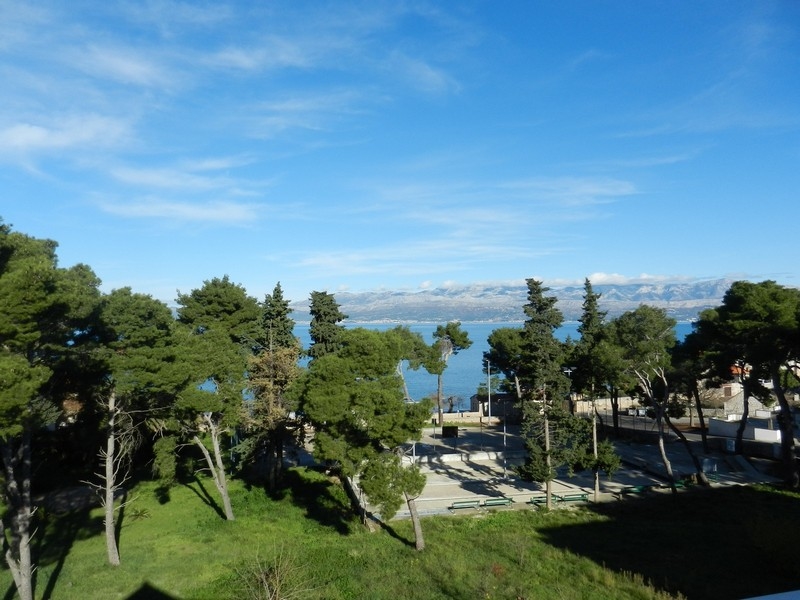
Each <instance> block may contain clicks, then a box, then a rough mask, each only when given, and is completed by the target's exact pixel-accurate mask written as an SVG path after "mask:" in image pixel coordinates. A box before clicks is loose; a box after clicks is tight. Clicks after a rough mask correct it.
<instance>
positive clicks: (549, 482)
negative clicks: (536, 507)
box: [544, 398, 553, 510]
mask: <svg viewBox="0 0 800 600" xmlns="http://www.w3.org/2000/svg"><path fill="white" fill-rule="evenodd" d="M545 402H547V398H545ZM544 460H545V464H546V465H547V479H546V480H545V484H544V489H545V491H544V494H545V500H546V502H547V504H546V506H547V510H550V509H552V508H553V476H552V475H553V474H552V472H551V469H552V463H551V461H550V422H549V421H548V419H547V408H546V405H545V409H544Z"/></svg>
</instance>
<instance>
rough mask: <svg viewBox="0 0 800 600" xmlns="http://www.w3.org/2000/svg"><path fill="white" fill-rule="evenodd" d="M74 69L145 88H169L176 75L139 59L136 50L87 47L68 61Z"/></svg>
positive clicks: (158, 65)
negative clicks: (75, 67)
mask: <svg viewBox="0 0 800 600" xmlns="http://www.w3.org/2000/svg"><path fill="white" fill-rule="evenodd" d="M70 63H71V64H74V65H75V66H77V67H78V68H80V69H82V70H84V71H86V72H87V73H89V74H91V75H94V76H96V77H100V78H106V79H110V80H113V81H117V82H119V83H124V84H129V85H139V86H145V87H160V88H170V87H173V86H174V84H175V81H176V79H177V73H174V72H172V71H171V70H169V69H167V68H165V67H164V66H162V65H160V64H158V63H157V62H156V61H155V60H153V59H148V58H146V57H144V56H142V50H141V49H138V48H115V47H111V46H99V45H95V44H93V45H90V46H88V47H87V48H86V49H85V50H84V51H82V52H77V53H76V54H75V56H74V57H73V58H72V59H71V60H70Z"/></svg>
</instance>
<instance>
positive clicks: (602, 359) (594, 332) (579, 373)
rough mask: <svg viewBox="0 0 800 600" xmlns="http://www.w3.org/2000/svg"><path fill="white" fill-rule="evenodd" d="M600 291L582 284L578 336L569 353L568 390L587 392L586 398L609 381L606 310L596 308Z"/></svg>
mask: <svg viewBox="0 0 800 600" xmlns="http://www.w3.org/2000/svg"><path fill="white" fill-rule="evenodd" d="M599 299H600V294H596V293H595V292H594V290H593V288H592V283H591V282H590V281H589V280H588V279H587V280H586V281H585V283H584V296H583V313H582V314H581V318H580V325H579V326H578V332H579V333H580V334H581V337H580V339H579V340H578V341H577V342H576V344H575V346H574V348H573V349H572V351H571V352H570V358H569V362H570V365H571V366H573V367H574V368H573V371H572V374H571V376H570V377H571V379H572V389H573V390H574V391H576V392H580V393H583V394H587V395H589V396H590V398H592V399H593V398H594V397H596V393H597V392H599V391H600V390H602V389H603V388H604V387H605V385H606V383H607V382H608V380H609V378H610V377H609V374H610V373H609V372H610V371H611V369H610V368H609V367H610V366H611V365H610V362H611V361H610V358H611V357H610V356H609V353H608V352H607V348H608V346H607V345H606V344H604V343H603V342H604V340H605V335H606V328H605V324H604V322H603V319H604V318H605V315H606V313H605V312H602V311H600V310H599V308H598V301H599Z"/></svg>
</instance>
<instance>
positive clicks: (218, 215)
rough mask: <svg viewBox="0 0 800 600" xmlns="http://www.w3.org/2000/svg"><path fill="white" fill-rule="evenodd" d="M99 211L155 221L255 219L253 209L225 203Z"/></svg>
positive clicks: (152, 202)
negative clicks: (157, 219)
mask: <svg viewBox="0 0 800 600" xmlns="http://www.w3.org/2000/svg"><path fill="white" fill-rule="evenodd" d="M100 208H101V209H102V210H103V211H105V212H107V213H110V214H114V215H118V216H121V217H134V218H159V219H168V220H172V221H184V222H194V223H198V222H207V223H212V224H214V223H218V224H225V225H237V224H238V225H246V224H250V223H252V222H253V221H255V220H257V219H258V218H259V209H258V207H257V206H255V205H252V204H239V203H235V202H227V201H215V202H206V203H203V204H198V203H191V202H171V201H164V200H159V199H148V200H136V201H133V202H130V203H121V202H114V203H112V202H104V203H101V204H100Z"/></svg>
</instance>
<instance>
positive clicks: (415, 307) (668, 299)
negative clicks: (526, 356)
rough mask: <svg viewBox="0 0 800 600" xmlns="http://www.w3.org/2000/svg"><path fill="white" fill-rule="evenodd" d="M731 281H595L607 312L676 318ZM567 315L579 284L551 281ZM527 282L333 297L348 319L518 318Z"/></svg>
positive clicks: (714, 300) (577, 299) (714, 299)
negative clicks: (650, 309)
mask: <svg viewBox="0 0 800 600" xmlns="http://www.w3.org/2000/svg"><path fill="white" fill-rule="evenodd" d="M731 283H732V281H731V280H727V279H715V280H709V281H696V282H691V283H668V284H632V285H596V286H594V290H595V292H597V293H600V294H601V297H600V306H601V309H602V310H605V311H608V315H609V316H610V317H614V316H617V315H619V314H621V313H623V312H625V311H627V310H631V309H634V308H636V307H637V306H639V305H640V304H649V305H651V306H656V307H661V308H665V309H667V311H669V314H670V315H671V316H672V317H674V318H675V319H677V320H679V321H689V320H692V319H694V318H695V317H697V315H698V313H699V312H700V311H702V310H704V309H706V308H713V307H715V306H718V305H719V304H720V303H721V301H722V297H723V295H724V294H725V292H726V291H727V289H728V287H730V284H731ZM549 293H550V294H553V295H555V296H556V297H557V298H558V307H559V309H560V310H561V311H562V312H563V313H564V319H565V320H566V321H575V320H577V319H578V318H579V317H580V314H581V306H582V304H583V286H582V285H580V286H570V287H552V288H551V291H550V292H549ZM526 296H527V288H526V287H525V286H524V285H522V286H487V285H468V286H460V287H452V288H439V289H432V290H424V291H420V292H398V291H379V292H360V293H351V292H338V293H336V294H335V297H336V301H337V302H338V303H339V305H340V306H341V307H342V311H343V312H344V313H345V314H347V315H348V316H349V317H350V318H349V321H361V322H379V321H398V322H434V323H438V322H445V321H450V320H454V319H457V320H460V321H489V322H503V321H512V322H513V321H523V320H524V318H525V317H524V314H523V312H522V306H523V305H524V304H525V301H526ZM292 309H293V310H294V311H295V315H294V317H295V319H296V320H297V321H298V322H303V321H308V319H309V316H308V302H296V303H292Z"/></svg>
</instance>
